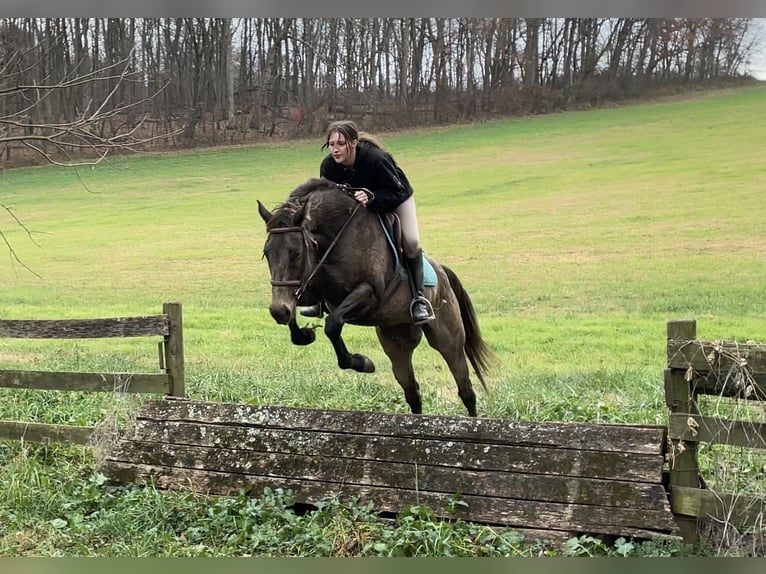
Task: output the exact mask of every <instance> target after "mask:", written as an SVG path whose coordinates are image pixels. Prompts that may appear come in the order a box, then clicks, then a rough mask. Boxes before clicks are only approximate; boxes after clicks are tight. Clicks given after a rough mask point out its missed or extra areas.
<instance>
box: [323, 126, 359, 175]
mask: <svg viewBox="0 0 766 574" xmlns="http://www.w3.org/2000/svg"><path fill="white" fill-rule="evenodd" d="M327 145H328V147H329V148H330V153H331V154H332V157H333V159H334V160H335V161H336V162H338V163H342V164H343V165H345V166H346V167H352V166H353V165H354V160H355V159H356V140H348V139H346V136H344V135H343V134H339V133H338V132H333V133H332V134H330V139H329V140H328V142H327Z"/></svg>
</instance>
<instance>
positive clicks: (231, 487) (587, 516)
mask: <svg viewBox="0 0 766 574" xmlns="http://www.w3.org/2000/svg"><path fill="white" fill-rule="evenodd" d="M102 472H104V473H105V475H106V476H109V477H110V478H113V479H116V480H118V481H120V482H127V483H136V484H154V485H155V486H156V487H158V488H179V487H180V488H183V487H190V488H192V489H193V490H195V491H197V492H206V493H209V494H232V493H234V492H237V491H239V490H241V489H250V488H252V489H253V491H254V492H261V491H262V490H263V488H265V487H270V488H285V489H287V488H289V489H292V490H293V491H294V493H295V495H296V499H297V500H298V501H300V502H306V503H316V502H318V501H319V500H321V499H322V498H324V497H326V496H328V495H329V494H331V493H337V494H339V495H340V496H344V497H359V498H360V500H362V501H371V502H373V504H374V507H375V509H376V510H377V511H379V512H400V511H401V509H402V508H404V506H406V505H408V504H420V505H425V506H428V507H429V508H431V509H433V510H434V511H435V512H441V509H442V508H443V505H444V504H445V503H446V502H448V501H449V499H450V498H451V495H450V496H447V495H445V494H444V493H433V492H429V491H423V490H402V489H391V488H383V487H370V486H354V485H349V484H341V483H333V482H326V481H325V482H323V481H302V480H294V479H285V478H282V477H280V478H270V477H262V476H251V475H243V474H232V473H228V472H226V473H221V472H211V471H199V470H192V469H180V468H168V467H150V466H144V465H133V464H126V463H120V462H114V461H109V460H107V461H105V462H104V464H103V466H102ZM461 500H462V501H464V502H466V503H467V504H468V508H467V509H464V508H459V509H458V510H457V511H456V512H455V514H454V516H455V517H459V518H463V519H465V520H470V521H475V522H482V523H487V524H496V525H502V526H508V527H514V526H519V527H525V528H540V529H547V528H552V527H554V526H555V528H553V529H559V530H571V531H577V532H589V533H595V534H597V533H603V534H612V535H620V536H631V537H637V538H653V537H656V536H658V535H663V534H673V533H674V530H675V523H674V521H673V518H672V514H671V513H670V512H663V511H654V510H645V509H640V508H626V509H620V511H619V512H615V511H614V509H613V508H608V507H600V506H591V505H581V504H557V503H548V502H540V501H527V500H514V499H506V500H504V501H503V504H498V500H497V499H494V498H491V497H483V496H474V495H467V496H462V497H461Z"/></svg>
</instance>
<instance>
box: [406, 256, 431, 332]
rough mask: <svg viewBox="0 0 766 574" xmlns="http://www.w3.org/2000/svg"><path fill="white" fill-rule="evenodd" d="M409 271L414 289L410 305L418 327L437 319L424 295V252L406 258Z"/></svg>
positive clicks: (413, 320)
mask: <svg viewBox="0 0 766 574" xmlns="http://www.w3.org/2000/svg"><path fill="white" fill-rule="evenodd" d="M404 259H405V260H406V261H407V270H408V271H409V273H410V287H411V288H412V302H411V303H410V315H412V322H413V323H415V324H416V325H420V324H421V323H425V322H427V321H432V320H433V319H435V316H434V310H433V307H431V302H430V301H429V300H428V299H426V298H425V296H424V295H423V252H422V251H420V252H419V253H418V254H417V255H416V256H415V257H405V258H404Z"/></svg>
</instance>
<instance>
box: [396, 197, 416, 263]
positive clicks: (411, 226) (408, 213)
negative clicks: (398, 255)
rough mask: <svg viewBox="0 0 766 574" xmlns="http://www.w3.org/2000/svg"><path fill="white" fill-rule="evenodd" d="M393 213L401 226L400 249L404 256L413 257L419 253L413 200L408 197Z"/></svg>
mask: <svg viewBox="0 0 766 574" xmlns="http://www.w3.org/2000/svg"><path fill="white" fill-rule="evenodd" d="M394 212H395V213H396V215H398V216H399V221H400V223H401V225H402V249H403V250H404V255H405V256H406V257H410V258H412V257H415V256H416V255H418V253H420V251H421V247H420V231H419V230H418V217H417V213H416V211H415V198H414V197H413V196H410V197H409V199H407V201H405V202H404V203H402V204H400V205H399V207H397V208H396V209H395V210H394Z"/></svg>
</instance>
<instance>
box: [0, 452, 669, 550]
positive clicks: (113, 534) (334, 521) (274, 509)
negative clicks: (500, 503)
mask: <svg viewBox="0 0 766 574" xmlns="http://www.w3.org/2000/svg"><path fill="white" fill-rule="evenodd" d="M89 462H90V461H89V460H87V455H86V454H85V453H84V452H82V451H81V450H79V449H72V448H68V447H61V446H56V447H43V446H33V445H20V444H17V445H13V446H11V445H3V447H2V449H0V463H2V471H0V481H1V482H2V484H3V487H4V488H3V489H2V493H1V494H0V520H2V524H3V527H2V531H0V555H3V556H25V555H46V556H176V557H177V556H253V555H257V556H562V555H563V556H674V555H680V554H682V553H683V552H684V550H683V548H682V547H680V546H678V545H673V544H668V543H662V542H646V543H643V544H637V543H633V542H630V541H627V540H625V539H618V540H617V541H615V542H613V543H611V544H610V543H606V542H604V541H601V540H599V539H597V538H594V537H590V536H582V537H579V538H573V539H571V540H569V541H568V542H567V543H566V545H565V546H564V547H563V548H559V549H553V548H552V547H551V545H550V544H548V543H546V542H545V541H536V542H529V541H525V540H524V537H523V536H522V535H520V534H519V533H517V532H514V531H510V530H497V529H493V528H491V527H488V526H482V525H477V524H472V523H469V522H465V521H463V520H455V521H449V520H442V519H439V518H437V517H436V516H435V514H434V512H433V510H432V509H429V508H426V507H422V506H411V507H408V508H406V509H404V510H403V512H401V513H400V514H399V515H398V516H396V517H395V518H392V517H381V516H379V515H378V514H376V513H375V511H374V509H373V508H372V507H371V505H369V504H363V503H361V502H359V501H356V500H350V501H341V500H338V499H337V498H334V497H331V496H330V497H327V498H326V499H325V500H323V501H321V502H320V503H318V504H317V505H315V506H313V507H310V508H308V507H300V506H296V505H295V499H294V497H293V495H292V493H291V492H290V491H289V490H287V491H285V490H282V489H276V490H266V491H264V492H263V493H262V494H261V495H256V496H253V495H252V494H253V493H244V492H243V493H240V494H239V495H236V496H231V497H219V498H212V499H207V498H205V497H201V496H198V495H195V494H193V493H191V492H189V491H184V490H180V491H175V492H160V491H157V490H155V489H153V488H151V487H145V488H142V487H136V486H130V485H127V486H116V487H115V486H109V485H108V484H107V482H106V480H105V479H104V477H103V476H101V475H98V474H89V473H87V471H84V469H85V468H87V466H88V464H89Z"/></svg>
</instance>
